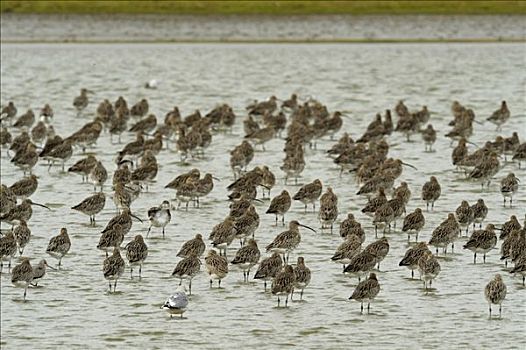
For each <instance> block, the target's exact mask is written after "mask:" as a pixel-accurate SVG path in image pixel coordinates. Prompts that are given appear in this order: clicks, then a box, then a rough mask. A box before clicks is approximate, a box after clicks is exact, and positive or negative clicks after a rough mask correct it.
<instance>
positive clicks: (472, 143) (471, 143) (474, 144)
mask: <svg viewBox="0 0 526 350" xmlns="http://www.w3.org/2000/svg"><path fill="white" fill-rule="evenodd" d="M466 143H469V144H470V145H473V146H475V147H477V148H480V147H479V145H477V144H476V143H474V142H471V141H468V140H466Z"/></svg>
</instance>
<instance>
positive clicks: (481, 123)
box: [473, 119, 484, 125]
mask: <svg viewBox="0 0 526 350" xmlns="http://www.w3.org/2000/svg"><path fill="white" fill-rule="evenodd" d="M473 121H474V122H475V123H477V124H478V125H484V123H483V122H479V121H478V120H476V119H473Z"/></svg>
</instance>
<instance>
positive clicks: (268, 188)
mask: <svg viewBox="0 0 526 350" xmlns="http://www.w3.org/2000/svg"><path fill="white" fill-rule="evenodd" d="M259 186H261V187H265V188H266V189H267V190H270V187H268V186H265V185H263V184H259Z"/></svg>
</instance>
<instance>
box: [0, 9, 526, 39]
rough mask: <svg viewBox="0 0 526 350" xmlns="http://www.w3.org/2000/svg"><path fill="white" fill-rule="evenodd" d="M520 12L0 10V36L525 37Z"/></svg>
mask: <svg viewBox="0 0 526 350" xmlns="http://www.w3.org/2000/svg"><path fill="white" fill-rule="evenodd" d="M525 23H526V21H525V16H509V15H498V16H436V15H434V16H431V15H400V16H385V15H384V16H380V15H378V16H349V15H316V16H275V17H273V16H258V17H255V16H177V15H165V16H163V15H116V16H115V15H114V16H104V15H93V16H91V15H20V14H2V21H1V33H2V40H3V41H49V40H51V41H93V40H95V41H113V40H118V41H120V40H123V41H159V40H191V41H195V40H212V41H220V40H338V39H368V40H382V39H400V40H404V39H464V40H465V39H492V40H501V39H505V40H509V39H515V40H516V39H522V40H524V39H526V25H525Z"/></svg>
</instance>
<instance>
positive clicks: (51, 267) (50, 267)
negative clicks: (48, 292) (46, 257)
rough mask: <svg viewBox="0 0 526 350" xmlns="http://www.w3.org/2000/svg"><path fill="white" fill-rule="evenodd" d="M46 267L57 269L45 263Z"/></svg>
mask: <svg viewBox="0 0 526 350" xmlns="http://www.w3.org/2000/svg"><path fill="white" fill-rule="evenodd" d="M46 267H48V268H50V269H51V270H55V271H56V270H57V269H56V268H54V267H53V266H49V265H48V264H47V263H46Z"/></svg>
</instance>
